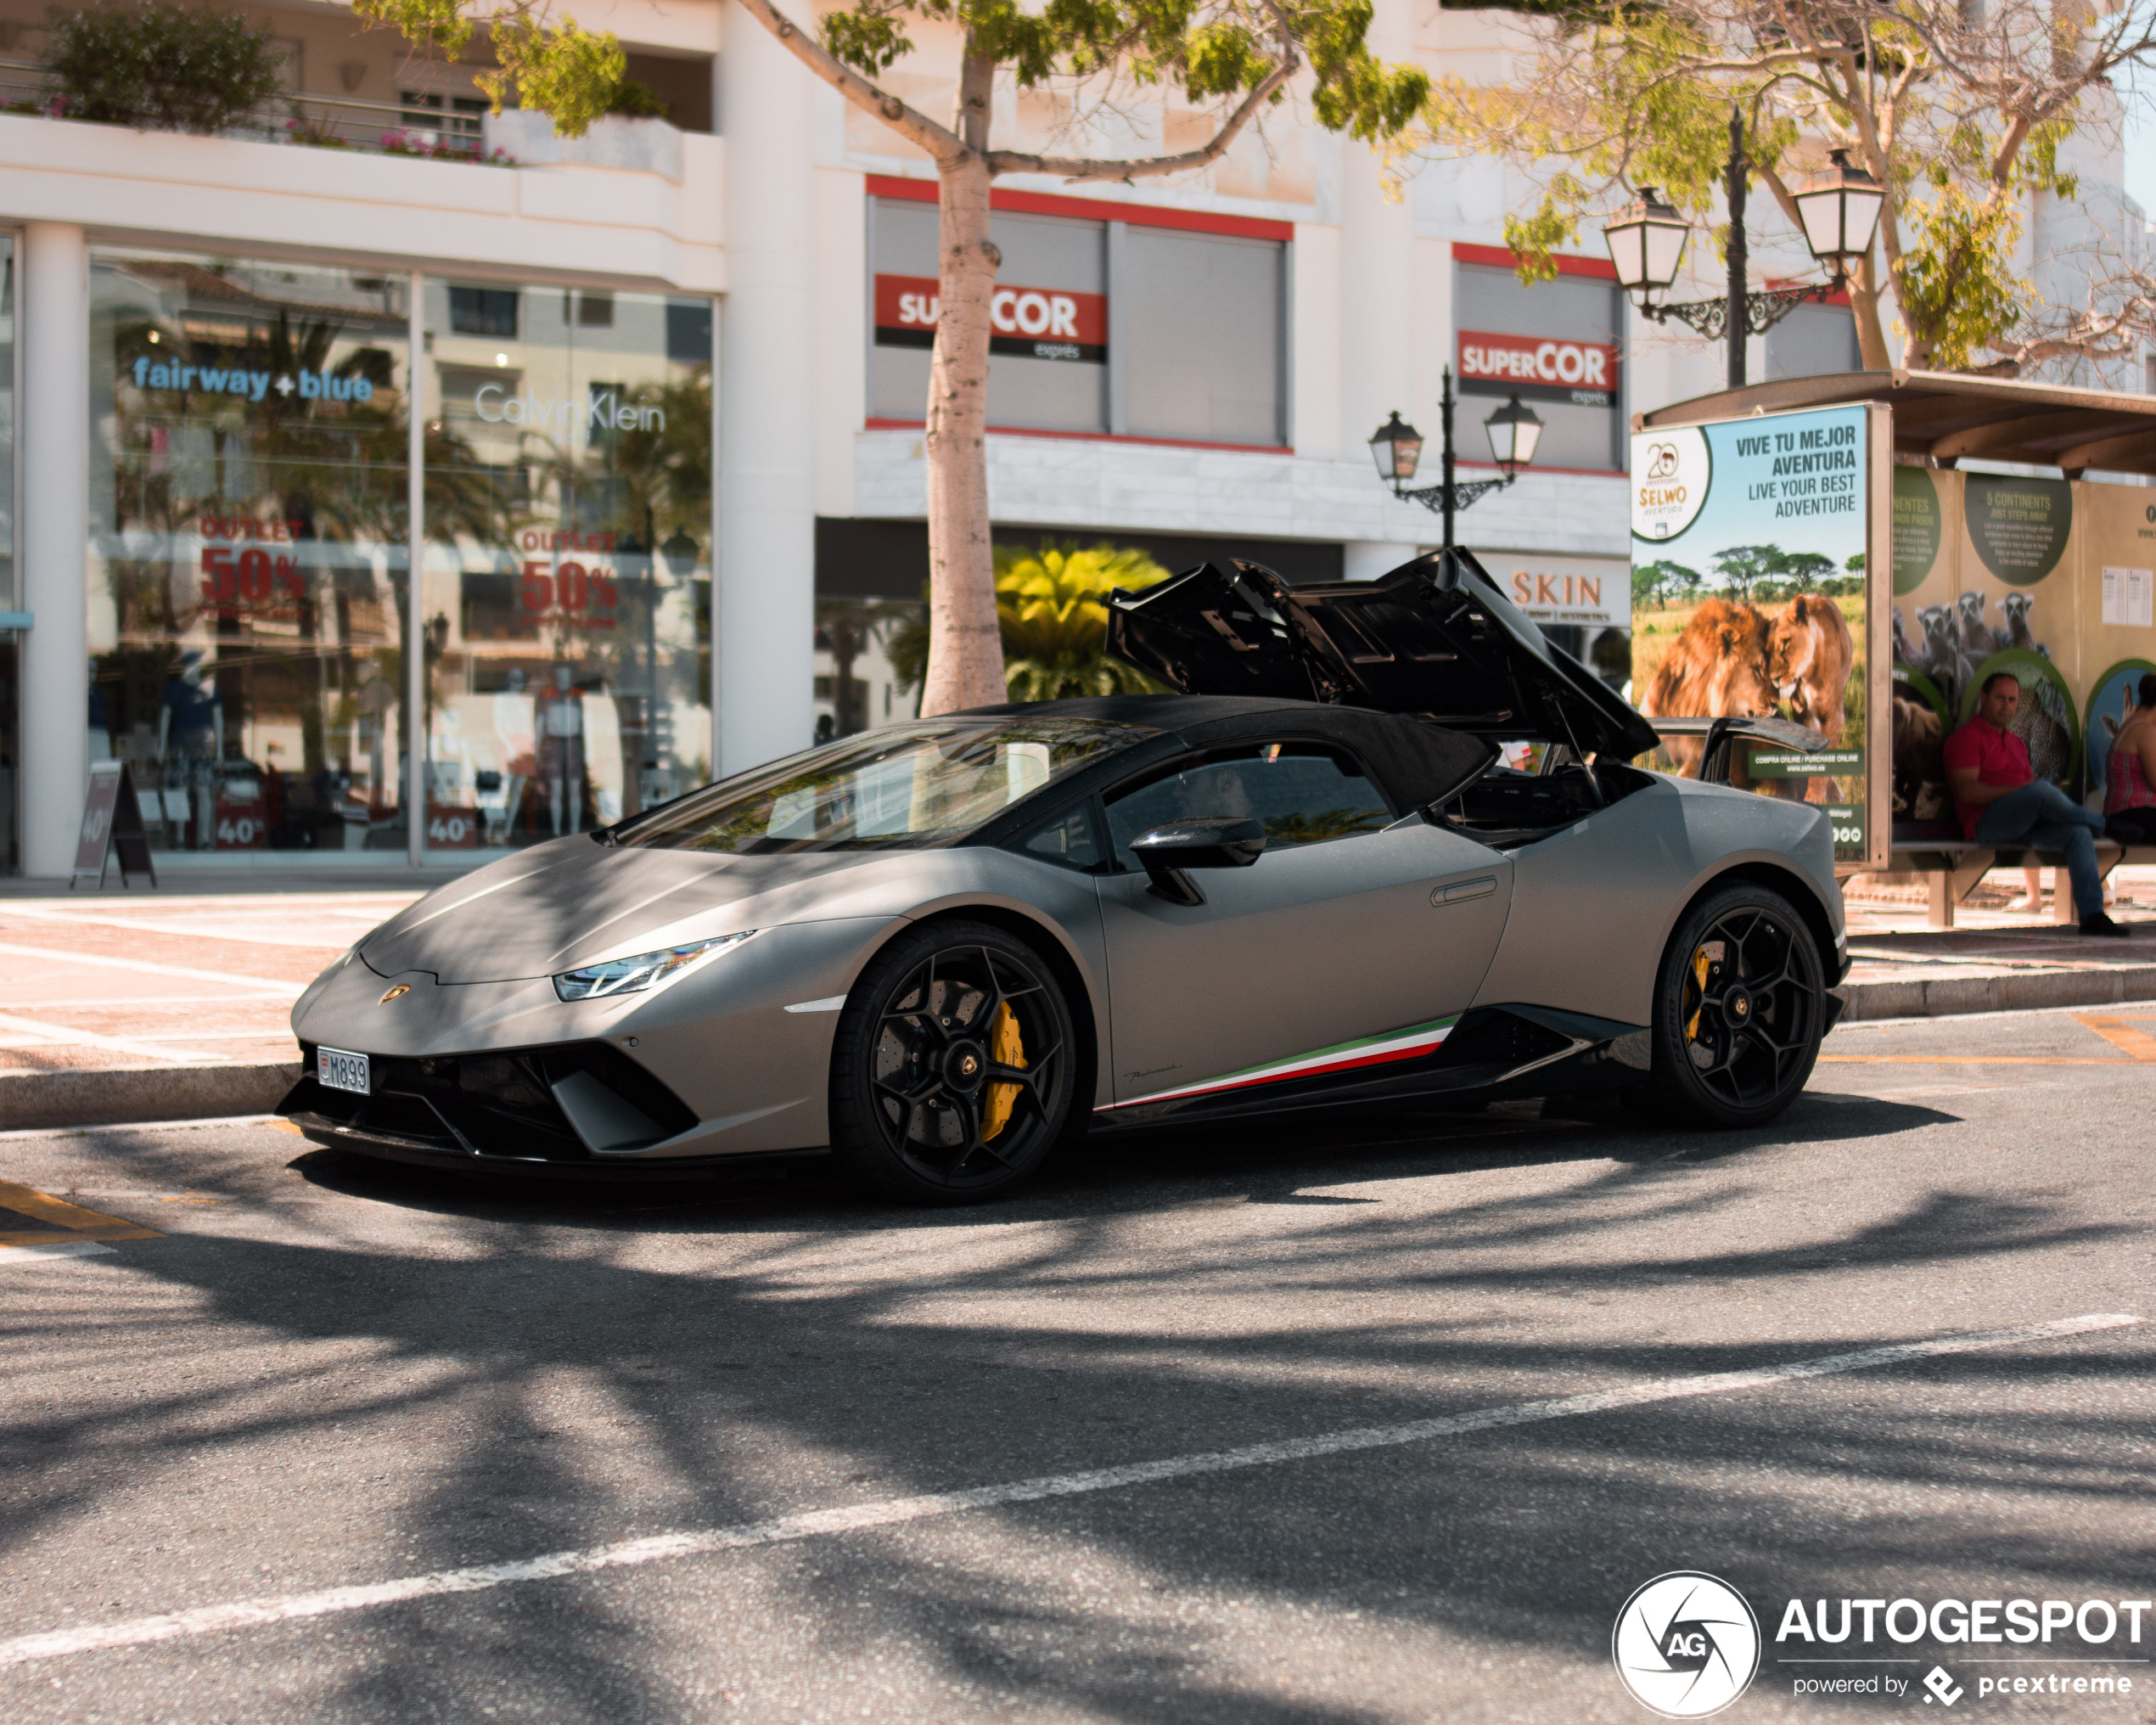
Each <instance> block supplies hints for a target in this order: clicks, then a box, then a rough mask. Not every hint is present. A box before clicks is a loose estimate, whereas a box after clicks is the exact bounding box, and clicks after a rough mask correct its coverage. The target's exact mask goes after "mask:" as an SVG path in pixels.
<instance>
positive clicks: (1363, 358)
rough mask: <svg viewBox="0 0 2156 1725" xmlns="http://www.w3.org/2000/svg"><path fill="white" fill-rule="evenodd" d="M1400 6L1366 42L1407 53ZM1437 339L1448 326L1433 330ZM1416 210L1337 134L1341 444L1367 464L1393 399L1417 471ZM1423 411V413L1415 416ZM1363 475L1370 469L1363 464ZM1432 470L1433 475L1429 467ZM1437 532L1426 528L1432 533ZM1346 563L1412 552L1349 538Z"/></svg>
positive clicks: (1363, 573) (1431, 444) (1368, 568)
mask: <svg viewBox="0 0 2156 1725" xmlns="http://www.w3.org/2000/svg"><path fill="white" fill-rule="evenodd" d="M1412 45H1413V37H1412V29H1411V28H1410V27H1409V25H1408V19H1407V8H1406V6H1405V5H1404V4H1403V3H1401V0H1385V3H1383V4H1380V5H1379V6H1378V7H1377V8H1376V12H1375V15H1374V17H1373V20H1372V21H1371V29H1370V46H1371V48H1372V50H1373V52H1375V53H1379V54H1381V55H1383V56H1384V58H1386V59H1395V60H1405V59H1408V58H1410V51H1411V50H1412ZM1433 333H1434V336H1435V339H1436V340H1439V341H1440V342H1443V341H1444V340H1446V338H1447V337H1448V336H1449V334H1450V332H1449V331H1446V330H1439V331H1435V332H1433ZM1415 348H1416V328H1415V215H1414V211H1413V210H1412V207H1411V206H1410V205H1409V203H1408V201H1407V199H1406V197H1405V196H1401V197H1399V198H1397V199H1393V198H1388V197H1387V196H1386V195H1385V188H1384V162H1383V160H1381V158H1380V157H1379V156H1378V153H1377V152H1376V151H1375V150H1373V149H1370V148H1369V146H1368V145H1367V144H1362V143H1356V141H1355V140H1354V139H1353V138H1342V139H1341V140H1340V418H1341V421H1342V424H1341V425H1340V453H1341V456H1342V457H1343V458H1345V459H1350V460H1356V461H1360V462H1362V463H1365V464H1367V462H1368V461H1369V459H1370V452H1369V447H1368V442H1369V437H1370V434H1371V433H1372V432H1373V431H1375V430H1377V429H1378V427H1379V426H1380V425H1382V424H1384V423H1385V416H1386V415H1387V414H1388V413H1391V412H1393V410H1394V409H1395V408H1397V409H1398V410H1399V411H1400V413H1401V414H1402V415H1404V416H1405V417H1406V419H1410V420H1412V421H1413V422H1414V423H1415V424H1417V425H1418V426H1419V427H1420V428H1421V430H1423V433H1424V434H1425V435H1426V436H1427V437H1428V439H1429V441H1428V442H1427V443H1426V444H1425V445H1424V474H1418V475H1417V476H1416V483H1418V485H1419V484H1423V483H1426V482H1427V480H1426V478H1425V475H1427V474H1428V469H1429V466H1430V465H1431V464H1433V463H1434V462H1435V458H1436V456H1437V427H1436V425H1435V423H1434V422H1435V417H1436V415H1435V411H1434V408H1435V403H1431V404H1429V408H1428V409H1426V408H1425V405H1424V404H1423V402H1418V401H1417V400H1416V399H1415V374H1416V365H1415ZM1426 411H1428V412H1429V419H1427V420H1426V419H1423V418H1421V417H1419V416H1420V415H1421V414H1423V413H1425V412H1426ZM1369 472H1370V483H1371V485H1372V486H1376V485H1377V484H1378V475H1377V473H1376V470H1375V469H1369ZM1434 477H1435V475H1429V478H1434ZM1437 537H1438V535H1437V534H1436V533H1435V532H1433V533H1432V534H1431V535H1430V541H1431V542H1433V543H1434V542H1435V541H1436V539H1437ZM1345 551H1346V554H1345V575H1346V576H1347V578H1348V579H1349V580H1350V581H1373V580H1375V579H1376V578H1377V577H1378V576H1381V575H1384V574H1386V573H1387V572H1389V571H1390V570H1395V569H1397V568H1398V567H1399V566H1400V565H1401V564H1403V563H1406V561H1408V559H1411V558H1412V557H1413V556H1414V554H1415V547H1414V546H1413V545H1412V544H1407V543H1400V542H1394V541H1390V540H1388V541H1384V542H1378V541H1360V542H1356V541H1350V542H1349V544H1348V545H1347V547H1346V548H1345Z"/></svg>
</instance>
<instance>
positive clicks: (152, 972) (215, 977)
mask: <svg viewBox="0 0 2156 1725" xmlns="http://www.w3.org/2000/svg"><path fill="white" fill-rule="evenodd" d="M5 914H6V912H5V910H4V909H3V908H0V916H4V915H5ZM0 954H4V955H5V956H6V957H8V958H44V959H48V960H49V961H51V962H52V963H53V964H87V965H89V966H90V967H91V968H92V969H97V970H132V971H135V972H137V973H138V974H139V975H144V976H184V977H186V978H187V979H188V980H189V981H191V982H222V983H225V984H227V986H231V987H233V988H251V989H254V990H255V991H256V992H259V993H262V994H269V995H274V996H275V997H277V998H278V999H279V1000H297V999H298V998H299V997H300V995H301V994H303V993H305V992H306V989H307V987H308V986H309V985H308V984H306V983H305V982H280V981H278V980H277V979H276V978H275V977H273V976H242V975H237V974H236V973H234V972H233V971H230V970H196V969H190V968H189V967H188V966H187V965H185V964H151V963H150V962H149V959H147V958H108V957H107V956H106V955H105V954H104V953H103V952H61V951H60V950H59V948H57V947H18V946H15V945H14V944H13V943H11V942H9V941H0Z"/></svg>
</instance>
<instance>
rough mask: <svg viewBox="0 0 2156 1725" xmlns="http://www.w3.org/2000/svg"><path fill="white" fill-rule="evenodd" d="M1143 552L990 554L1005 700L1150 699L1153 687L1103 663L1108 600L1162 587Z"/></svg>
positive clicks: (1163, 575) (1011, 550) (1046, 548)
mask: <svg viewBox="0 0 2156 1725" xmlns="http://www.w3.org/2000/svg"><path fill="white" fill-rule="evenodd" d="M1167 577H1168V571H1167V570H1165V569H1163V568H1162V567H1161V566H1160V565H1159V564H1157V563H1155V562H1154V560H1153V559H1151V558H1150V557H1148V556H1147V555H1146V553H1144V552H1143V551H1135V550H1129V549H1124V550H1120V551H1119V550H1118V549H1116V548H1114V546H1112V545H1096V546H1092V547H1091V548H1087V549H1084V550H1081V549H1080V548H1078V547H1077V546H1076V545H1060V546H1057V545H1046V544H1044V545H1042V546H1041V547H1040V548H1039V549H1037V550H1028V549H1025V548H1020V547H1018V546H1014V545H998V546H997V548H996V620H997V622H998V623H999V624H1000V625H1001V626H1002V637H1003V682H1004V685H1005V686H1006V687H1007V688H1008V689H1009V690H1010V693H1011V699H1012V700H1019V701H1044V700H1068V699H1070V698H1071V697H1073V696H1076V695H1101V694H1155V693H1158V692H1159V688H1160V685H1159V683H1155V682H1154V681H1153V679H1152V678H1151V677H1147V676H1146V675H1145V674H1144V673H1143V671H1137V670H1134V669H1132V668H1131V666H1127V665H1126V664H1124V663H1123V662H1122V661H1121V660H1118V659H1111V658H1109V656H1108V596H1109V593H1112V592H1114V590H1115V589H1116V588H1117V587H1124V588H1126V589H1131V590H1135V589H1137V588H1139V587H1151V586H1152V585H1153V584H1154V582H1159V581H1165V580H1166V579H1167Z"/></svg>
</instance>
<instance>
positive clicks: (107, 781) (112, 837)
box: [67, 761, 157, 891]
mask: <svg viewBox="0 0 2156 1725" xmlns="http://www.w3.org/2000/svg"><path fill="white" fill-rule="evenodd" d="M115 850H116V851H119V853H120V884H121V885H122V886H126V885H131V884H132V883H131V882H130V881H129V879H128V876H130V875H131V874H142V875H145V876H147V877H148V878H149V884H150V885H152V886H155V885H157V870H156V869H155V868H153V867H152V866H151V865H150V860H149V833H148V832H147V831H146V830H145V829H144V828H143V810H142V805H141V804H140V803H139V802H138V801H136V800H135V785H134V780H133V778H132V776H131V775H130V774H129V773H128V771H127V763H126V761H92V762H91V763H90V794H89V795H88V797H87V799H86V800H85V801H84V803H83V806H82V830H81V832H80V833H79V834H76V840H75V872H74V874H72V875H71V876H70V877H69V879H68V883H67V884H68V888H69V890H70V891H73V890H74V889H75V888H76V887H77V886H79V885H81V884H82V882H83V881H84V880H86V879H94V880H95V881H96V882H97V884H98V885H100V886H102V885H104V877H105V868H106V865H107V862H108V860H109V858H110V857H111V855H112V853H113V851H115Z"/></svg>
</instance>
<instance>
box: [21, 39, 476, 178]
mask: <svg viewBox="0 0 2156 1725" xmlns="http://www.w3.org/2000/svg"><path fill="white" fill-rule="evenodd" d="M433 99H437V100H439V99H441V98H433ZM0 108H4V109H5V110H7V111H8V112H11V113H17V114H38V115H49V116H51V117H52V118H53V119H56V120H64V119H67V118H69V117H70V115H69V114H68V112H67V106H66V98H65V97H64V96H62V95H61V94H60V93H59V90H58V89H57V88H56V87H55V86H54V84H53V76H52V73H51V71H50V70H49V69H48V68H47V67H46V66H44V65H41V64H40V63H39V62H37V61H36V60H20V59H0ZM223 135H224V136H225V137H227V138H247V139H251V140H254V141H255V142H258V143H292V144H302V145H306V146H310V147H312V148H314V149H361V150H368V151H373V152H377V153H379V154H381V155H409V156H424V157H429V158H432V159H434V160H442V161H469V162H488V163H491V164H494V165H497V166H514V161H513V160H512V158H511V157H510V156H509V155H508V153H507V152H506V151H504V150H501V149H496V150H494V151H491V152H489V151H488V149H487V148H486V138H485V137H484V134H483V130H482V127H481V126H480V115H476V114H465V113H458V112H455V111H444V110H441V109H437V108H435V107H431V106H429V105H425V104H424V102H420V101H410V102H367V101H362V100H360V99H359V98H357V97H351V96H328V95H323V94H320V93H317V92H313V91H292V92H289V93H286V94H284V95H282V96H278V97H277V98H273V99H272V100H271V101H268V102H266V103H264V104H261V106H260V107H258V108H256V109H255V110H254V111H253V112H252V113H251V114H250V115H248V117H247V119H246V121H244V122H243V123H242V124H240V125H239V126H233V127H231V128H229V129H228V130H227V132H225V133H224V134H223Z"/></svg>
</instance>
